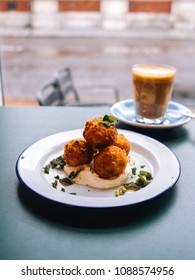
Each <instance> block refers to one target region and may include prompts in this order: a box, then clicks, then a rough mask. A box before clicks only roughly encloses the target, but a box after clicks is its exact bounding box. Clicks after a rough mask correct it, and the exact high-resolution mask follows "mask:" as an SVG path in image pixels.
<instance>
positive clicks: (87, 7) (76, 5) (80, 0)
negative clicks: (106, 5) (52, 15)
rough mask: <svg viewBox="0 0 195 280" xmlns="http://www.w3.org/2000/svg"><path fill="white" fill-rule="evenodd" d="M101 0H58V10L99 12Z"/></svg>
mask: <svg viewBox="0 0 195 280" xmlns="http://www.w3.org/2000/svg"><path fill="white" fill-rule="evenodd" d="M100 1H101V0H58V3H59V11H60V12H63V11H77V12H99V11H100Z"/></svg>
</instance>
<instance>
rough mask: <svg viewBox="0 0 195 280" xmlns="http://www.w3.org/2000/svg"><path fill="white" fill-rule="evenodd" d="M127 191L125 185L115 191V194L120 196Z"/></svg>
mask: <svg viewBox="0 0 195 280" xmlns="http://www.w3.org/2000/svg"><path fill="white" fill-rule="evenodd" d="M126 191H127V188H126V187H125V186H123V187H120V188H119V189H118V190H116V192H115V196H119V195H122V194H124V193H125V192H126Z"/></svg>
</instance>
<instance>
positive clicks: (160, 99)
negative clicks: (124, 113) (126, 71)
mask: <svg viewBox="0 0 195 280" xmlns="http://www.w3.org/2000/svg"><path fill="white" fill-rule="evenodd" d="M175 74H176V69H175V68H174V67H171V66H167V65H153V64H139V65H134V66H133V68H132V78H133V98H134V107H135V113H136V120H137V121H138V122H141V123H145V124H160V123H162V122H163V119H164V115H165V112H166V109H167V105H168V102H169V100H170V99H171V95H172V90H173V84H174V78H175Z"/></svg>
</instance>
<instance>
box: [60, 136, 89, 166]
mask: <svg viewBox="0 0 195 280" xmlns="http://www.w3.org/2000/svg"><path fill="white" fill-rule="evenodd" d="M92 157H93V149H92V147H91V146H90V145H89V144H88V143H87V142H86V141H85V140H84V139H78V140H72V141H70V142H68V143H67V144H66V145H65V146H64V159H65V161H66V163H67V164H68V165H70V166H78V165H81V164H87V163H89V162H91V161H92Z"/></svg>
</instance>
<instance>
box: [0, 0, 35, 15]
mask: <svg viewBox="0 0 195 280" xmlns="http://www.w3.org/2000/svg"><path fill="white" fill-rule="evenodd" d="M29 10H30V4H29V0H13V1H12V0H0V11H1V12H9V11H17V12H26V11H29Z"/></svg>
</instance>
